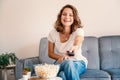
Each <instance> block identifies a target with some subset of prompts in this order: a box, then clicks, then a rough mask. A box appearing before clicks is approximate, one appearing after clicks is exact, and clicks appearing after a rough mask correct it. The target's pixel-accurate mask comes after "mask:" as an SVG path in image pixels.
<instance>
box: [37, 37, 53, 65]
mask: <svg viewBox="0 0 120 80" xmlns="http://www.w3.org/2000/svg"><path fill="white" fill-rule="evenodd" d="M39 60H40V62H41V63H49V64H51V63H54V62H55V60H54V59H51V58H49V56H48V40H47V38H46V37H44V38H42V39H41V40H40V46H39Z"/></svg>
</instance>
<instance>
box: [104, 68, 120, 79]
mask: <svg viewBox="0 0 120 80" xmlns="http://www.w3.org/2000/svg"><path fill="white" fill-rule="evenodd" d="M106 71H107V72H108V73H110V75H111V77H112V78H119V79H120V68H119V69H108V70H106Z"/></svg>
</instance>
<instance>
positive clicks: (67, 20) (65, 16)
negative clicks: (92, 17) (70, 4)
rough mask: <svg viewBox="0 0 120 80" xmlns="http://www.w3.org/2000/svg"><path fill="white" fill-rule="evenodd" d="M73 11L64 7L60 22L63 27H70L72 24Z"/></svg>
mask: <svg viewBox="0 0 120 80" xmlns="http://www.w3.org/2000/svg"><path fill="white" fill-rule="evenodd" d="M73 21H74V18H73V11H72V9H70V8H65V9H64V10H63V12H62V15H61V23H62V24H63V26H65V27H70V26H71V25H72V24H73Z"/></svg>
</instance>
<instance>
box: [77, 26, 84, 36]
mask: <svg viewBox="0 0 120 80" xmlns="http://www.w3.org/2000/svg"><path fill="white" fill-rule="evenodd" d="M76 35H80V36H84V30H83V29H82V28H78V29H77V30H76Z"/></svg>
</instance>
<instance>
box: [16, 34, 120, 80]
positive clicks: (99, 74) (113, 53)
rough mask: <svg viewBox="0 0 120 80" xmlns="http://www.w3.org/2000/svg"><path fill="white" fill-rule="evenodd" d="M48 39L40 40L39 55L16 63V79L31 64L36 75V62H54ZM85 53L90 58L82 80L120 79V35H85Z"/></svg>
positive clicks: (83, 48) (83, 47) (81, 77)
mask: <svg viewBox="0 0 120 80" xmlns="http://www.w3.org/2000/svg"><path fill="white" fill-rule="evenodd" d="M47 44H48V41H47V38H46V37H44V38H42V39H41V40H40V48H39V56H38V57H33V58H27V59H20V60H18V61H17V64H16V80H18V79H19V78H21V77H22V70H23V68H24V67H25V66H30V68H31V70H32V75H34V66H33V65H35V64H41V63H54V60H53V59H51V58H49V57H48V54H47V53H48V50H47V49H48V47H47V46H48V45H47ZM82 52H83V55H84V56H85V57H86V58H87V59H88V68H87V71H86V72H85V73H84V74H83V75H81V76H80V80H120V36H117V35H116V36H103V37H99V38H97V37H93V36H85V40H84V42H83V46H82Z"/></svg>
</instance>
